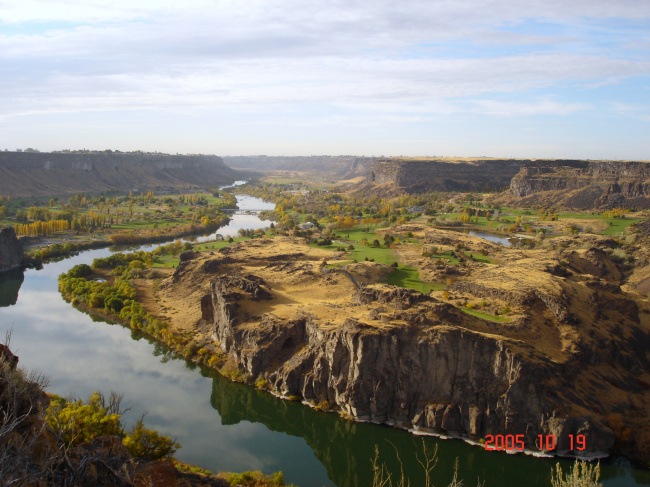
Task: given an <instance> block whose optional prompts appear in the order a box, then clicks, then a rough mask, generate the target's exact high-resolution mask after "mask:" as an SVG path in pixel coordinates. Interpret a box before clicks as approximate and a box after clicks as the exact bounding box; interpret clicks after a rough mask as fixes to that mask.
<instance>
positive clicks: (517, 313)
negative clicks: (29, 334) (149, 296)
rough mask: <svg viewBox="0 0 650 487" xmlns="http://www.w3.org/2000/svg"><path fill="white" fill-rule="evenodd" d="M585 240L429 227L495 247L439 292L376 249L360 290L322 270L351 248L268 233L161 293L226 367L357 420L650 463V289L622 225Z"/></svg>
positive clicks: (182, 327) (199, 265) (174, 317)
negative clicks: (391, 280)
mask: <svg viewBox="0 0 650 487" xmlns="http://www.w3.org/2000/svg"><path fill="white" fill-rule="evenodd" d="M581 238H582V237H576V239H577V240H576V239H572V240H571V242H565V243H563V242H562V239H559V240H557V246H556V247H557V248H553V247H552V246H551V247H550V248H549V249H541V250H515V249H504V248H497V247H496V246H493V245H492V244H489V243H486V242H485V241H483V240H480V239H473V238H472V237H468V236H465V235H463V234H459V233H454V232H444V231H440V230H429V234H428V236H427V239H428V240H429V241H430V242H431V243H432V244H433V243H435V244H437V245H439V246H445V245H449V246H456V245H457V244H458V243H459V241H458V239H461V240H462V243H463V246H464V248H465V249H469V250H476V251H479V250H480V248H479V247H480V246H482V247H487V250H488V255H490V257H491V258H492V259H494V260H493V262H494V263H493V264H485V263H480V262H469V263H467V265H465V266H460V269H461V272H460V273H458V274H457V275H453V276H452V277H453V279H452V282H451V284H450V285H449V286H448V287H447V289H446V290H445V291H436V292H432V293H430V294H429V295H424V294H421V293H419V292H416V291H412V290H408V289H403V288H396V287H394V286H390V285H387V284H383V283H381V282H379V281H380V280H381V279H382V278H383V277H384V276H385V275H386V271H385V269H384V268H383V267H382V266H381V265H380V264H375V263H367V264H366V263H359V264H356V265H355V267H356V268H351V269H350V270H351V271H353V272H354V274H355V275H356V276H357V277H358V278H359V280H360V283H361V288H360V289H357V287H356V286H355V285H354V283H353V282H352V281H351V279H350V278H349V276H347V275H345V274H344V273H342V272H326V273H324V272H322V269H321V265H322V262H323V260H324V259H327V262H328V263H334V262H336V259H337V258H338V259H340V262H343V261H345V260H346V256H345V253H340V254H339V255H338V256H336V257H333V255H332V253H331V252H327V251H324V250H321V249H316V248H312V247H309V246H307V245H306V244H305V243H304V241H303V240H301V239H294V238H289V237H276V238H275V239H254V240H251V241H247V242H243V243H240V244H236V245H233V246H231V247H227V248H224V249H222V250H220V251H218V252H208V253H198V252H189V253H186V254H183V256H182V259H181V263H180V264H179V266H178V268H177V269H176V270H175V272H174V273H173V275H171V276H169V277H168V278H167V279H165V280H163V281H162V282H161V283H160V286H159V290H158V291H157V293H156V295H155V299H154V302H155V305H156V306H157V309H158V312H160V313H161V314H162V315H164V316H166V317H168V318H169V319H170V320H171V322H172V329H175V330H176V331H177V332H178V333H183V334H185V335H192V336H193V339H194V340H195V341H196V342H197V343H198V344H199V346H202V347H205V348H206V350H212V351H214V352H218V353H221V354H225V356H226V357H227V362H226V364H225V365H224V367H223V369H224V370H227V371H230V372H232V371H238V373H240V374H244V376H245V377H247V378H248V379H249V380H250V381H253V380H256V381H257V382H258V384H261V385H262V386H263V387H266V388H268V389H270V390H271V391H273V392H275V393H276V394H279V395H282V396H285V397H289V396H293V397H294V398H300V399H301V400H303V401H304V402H306V403H308V404H311V405H317V406H318V407H322V408H324V409H335V410H339V412H340V413H341V414H343V415H345V416H348V417H351V418H353V419H358V420H370V421H375V422H382V423H383V422H386V423H389V424H394V425H399V426H402V427H406V428H413V429H416V430H420V431H426V432H433V433H442V434H451V435H460V436H468V437H470V438H475V439H480V438H484V437H485V435H487V434H504V435H505V434H515V435H516V434H522V435H524V437H525V444H526V448H528V449H532V450H534V449H535V440H536V438H537V435H539V434H552V435H554V436H555V437H556V439H557V441H558V446H557V450H556V452H560V453H564V454H574V455H601V454H606V453H608V452H612V451H622V452H624V453H626V454H628V455H630V456H632V457H634V458H637V459H643V461H647V457H648V456H650V431H649V429H648V425H649V424H650V417H649V414H650V413H649V412H650V360H649V359H650V357H649V356H648V350H650V347H649V345H650V314H649V311H648V303H647V299H646V298H645V296H643V295H642V294H641V293H640V292H639V291H638V289H637V288H636V287H635V286H634V285H631V284H629V283H627V282H626V279H627V278H628V277H629V275H630V272H629V271H628V272H627V273H626V272H624V271H621V270H620V269H619V267H620V265H618V264H617V263H616V262H614V260H612V257H611V252H612V249H611V248H610V247H611V245H613V244H612V241H611V239H606V238H600V237H593V238H591V239H587V238H585V239H584V241H583V240H580V239H581ZM479 240H480V241H479ZM473 246H476V249H474V248H473ZM405 258H408V256H405ZM412 258H413V260H414V261H416V260H417V259H416V252H415V251H413V252H412ZM420 258H421V257H420ZM351 267H352V266H351ZM626 276H627V277H626ZM472 302H477V303H482V302H485V303H487V304H486V305H485V307H484V308H483V307H481V308H480V309H483V310H484V311H486V313H490V312H491V311H493V310H495V309H497V308H500V309H503V308H504V307H508V308H510V310H509V313H508V315H507V321H503V322H497V321H494V320H491V319H489V316H488V317H487V319H484V318H483V317H479V316H473V315H470V314H468V313H466V312H464V311H463V310H461V307H464V306H467V304H468V303H472ZM481 306H482V305H481ZM240 377H241V376H240ZM569 435H574V438H575V436H576V435H584V437H585V438H586V449H585V450H584V451H578V450H576V449H574V450H571V448H570V444H569V438H570V436H569ZM574 446H575V445H574Z"/></svg>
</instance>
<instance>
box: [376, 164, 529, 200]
mask: <svg viewBox="0 0 650 487" xmlns="http://www.w3.org/2000/svg"><path fill="white" fill-rule="evenodd" d="M525 163H526V161H520V160H500V159H466V160H465V159H459V160H455V159H379V160H377V161H376V162H375V163H374V164H373V165H372V167H371V168H370V170H369V171H368V175H367V178H366V182H367V183H370V184H372V183H375V184H385V183H391V184H392V185H394V186H395V187H396V188H397V189H398V190H401V191H407V192H409V193H419V192H428V191H495V190H501V189H503V188H507V187H508V186H509V185H510V180H511V179H512V178H513V177H514V176H515V174H517V172H518V171H519V169H520V168H521V167H523V166H524V165H525Z"/></svg>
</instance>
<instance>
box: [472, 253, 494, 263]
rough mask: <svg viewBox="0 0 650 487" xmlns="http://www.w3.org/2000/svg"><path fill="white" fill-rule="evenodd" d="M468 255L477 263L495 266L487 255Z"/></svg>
mask: <svg viewBox="0 0 650 487" xmlns="http://www.w3.org/2000/svg"><path fill="white" fill-rule="evenodd" d="M467 255H469V256H471V257H473V258H474V260H475V261H476V262H483V263H484V264H494V262H492V261H491V260H490V258H489V257H488V256H487V255H483V254H477V253H473V252H467Z"/></svg>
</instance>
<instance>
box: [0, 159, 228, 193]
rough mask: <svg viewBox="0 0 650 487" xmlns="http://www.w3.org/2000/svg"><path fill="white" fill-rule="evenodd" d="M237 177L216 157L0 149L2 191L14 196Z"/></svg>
mask: <svg viewBox="0 0 650 487" xmlns="http://www.w3.org/2000/svg"><path fill="white" fill-rule="evenodd" d="M238 177H239V178H241V175H240V174H239V173H238V172H237V171H235V170H233V169H231V168H229V167H228V166H226V165H225V164H224V163H223V160H222V159H221V158H220V157H216V156H178V155H164V154H137V153H128V154H126V153H114V152H113V153H45V152H38V153H36V152H0V194H1V195H3V196H12V197H13V196H41V195H43V196H51V195H56V194H71V193H77V192H82V193H83V192H88V191H97V192H99V191H108V190H111V189H118V190H121V191H128V190H138V191H143V190H154V189H163V188H164V189H167V188H187V187H190V186H195V187H216V186H220V185H225V184H230V183H232V182H233V181H235V180H236V179H237V178H238Z"/></svg>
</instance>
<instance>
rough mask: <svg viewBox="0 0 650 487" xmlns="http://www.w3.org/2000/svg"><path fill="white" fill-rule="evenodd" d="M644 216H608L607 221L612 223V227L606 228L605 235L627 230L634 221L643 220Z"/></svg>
mask: <svg viewBox="0 0 650 487" xmlns="http://www.w3.org/2000/svg"><path fill="white" fill-rule="evenodd" d="M643 220H644V218H606V219H605V221H607V222H608V223H610V227H609V228H608V229H607V230H605V231H604V232H603V233H602V234H603V235H618V234H620V233H621V232H625V229H626V228H627V227H628V226H630V225H631V224H632V223H637V222H640V221H643Z"/></svg>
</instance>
